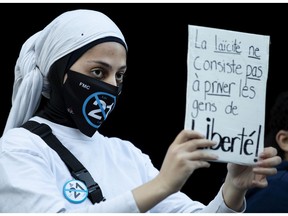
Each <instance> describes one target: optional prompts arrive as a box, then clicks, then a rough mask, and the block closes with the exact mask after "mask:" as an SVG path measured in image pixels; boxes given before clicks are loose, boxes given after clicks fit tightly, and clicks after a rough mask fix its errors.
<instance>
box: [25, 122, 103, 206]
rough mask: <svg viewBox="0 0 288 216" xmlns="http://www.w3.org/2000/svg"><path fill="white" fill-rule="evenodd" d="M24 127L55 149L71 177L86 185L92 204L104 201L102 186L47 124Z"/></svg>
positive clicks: (34, 123)
mask: <svg viewBox="0 0 288 216" xmlns="http://www.w3.org/2000/svg"><path fill="white" fill-rule="evenodd" d="M22 127H24V128H26V129H28V130H30V131H31V132H33V133H35V134H37V135H38V136H40V137H41V138H42V139H43V140H44V141H45V142H46V143H47V144H48V145H49V146H50V147H51V148H52V149H54V150H55V151H56V152H57V153H58V154H59V156H60V157H61V159H62V160H63V161H64V163H65V164H66V166H67V167H68V169H69V171H70V172H71V175H72V176H73V177H74V178H75V179H77V180H80V181H82V182H84V183H85V184H86V187H87V188H88V198H89V199H90V200H91V202H92V203H93V204H94V203H99V202H101V201H104V200H105V198H104V197H103V195H102V191H101V188H100V186H99V185H98V184H97V183H96V182H95V181H94V179H93V178H92V176H91V174H90V173H89V172H88V170H87V169H86V168H85V167H84V166H83V165H82V164H81V163H80V161H79V160H78V159H77V158H76V157H75V156H74V155H73V154H72V153H71V152H70V151H69V150H68V149H67V148H66V147H65V146H64V145H62V143H61V142H60V141H59V140H58V139H57V137H56V136H55V135H54V134H53V133H52V130H51V128H50V127H49V126H48V125H46V124H40V123H38V122H36V121H27V122H26V123H24V124H23V125H22Z"/></svg>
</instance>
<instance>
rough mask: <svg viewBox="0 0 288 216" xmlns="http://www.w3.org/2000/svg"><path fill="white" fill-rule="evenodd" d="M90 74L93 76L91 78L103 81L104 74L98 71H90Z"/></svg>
mask: <svg viewBox="0 0 288 216" xmlns="http://www.w3.org/2000/svg"><path fill="white" fill-rule="evenodd" d="M91 73H92V74H93V77H95V78H96V79H103V77H104V72H103V71H102V70H100V69H95V70H92V71H91Z"/></svg>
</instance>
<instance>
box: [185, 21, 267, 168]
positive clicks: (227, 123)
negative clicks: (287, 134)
mask: <svg viewBox="0 0 288 216" xmlns="http://www.w3.org/2000/svg"><path fill="white" fill-rule="evenodd" d="M188 30H189V31H188V32H189V33H188V35H189V40H188V57H187V66H188V75H187V95H186V116H185V126H184V127H185V129H193V130H196V131H199V132H201V133H203V134H204V135H205V136H206V138H208V139H210V140H215V141H216V142H217V145H216V146H213V147H212V148H206V149H203V150H204V151H213V153H214V154H217V155H218V156H219V160H218V162H233V163H238V164H248V165H253V164H255V162H257V160H258V156H259V153H260V152H262V151H263V148H264V144H263V142H264V126H265V100H266V83H267V78H268V60H269V44H270V36H265V35H257V34H250V33H243V32H236V31H229V30H224V29H216V28H208V27H202V26H193V25H189V26H188Z"/></svg>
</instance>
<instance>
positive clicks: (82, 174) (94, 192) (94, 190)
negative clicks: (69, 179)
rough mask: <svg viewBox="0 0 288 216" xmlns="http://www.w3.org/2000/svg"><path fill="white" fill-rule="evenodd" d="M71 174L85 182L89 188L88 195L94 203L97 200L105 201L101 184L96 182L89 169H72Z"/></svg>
mask: <svg viewBox="0 0 288 216" xmlns="http://www.w3.org/2000/svg"><path fill="white" fill-rule="evenodd" d="M71 175H72V176H73V177H74V178H75V179H77V180H80V181H82V182H84V183H85V185H86V187H87V189H88V197H89V198H90V200H91V201H92V203H93V204H94V203H95V202H97V203H99V202H101V201H105V198H104V197H103V195H102V192H101V189H100V187H99V185H98V184H97V183H96V182H94V180H93V178H92V176H91V174H90V173H89V172H88V170H87V169H85V168H84V169H82V170H80V171H77V172H74V171H72V172H71Z"/></svg>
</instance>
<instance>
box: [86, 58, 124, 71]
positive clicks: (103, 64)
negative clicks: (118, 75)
mask: <svg viewBox="0 0 288 216" xmlns="http://www.w3.org/2000/svg"><path fill="white" fill-rule="evenodd" d="M89 62H92V63H97V64H101V65H102V66H104V67H106V68H109V69H112V66H111V65H110V64H108V63H106V62H103V61H94V60H92V61H89ZM126 68H127V65H123V66H121V67H120V68H119V69H120V70H124V69H126Z"/></svg>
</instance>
